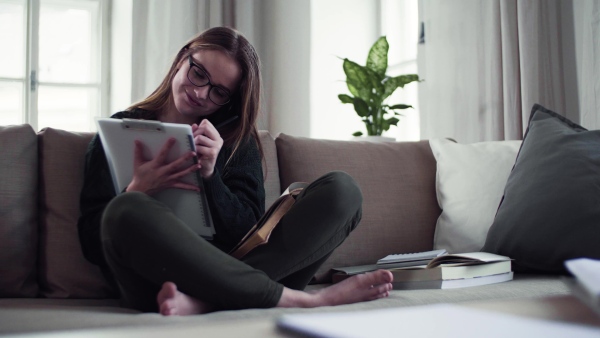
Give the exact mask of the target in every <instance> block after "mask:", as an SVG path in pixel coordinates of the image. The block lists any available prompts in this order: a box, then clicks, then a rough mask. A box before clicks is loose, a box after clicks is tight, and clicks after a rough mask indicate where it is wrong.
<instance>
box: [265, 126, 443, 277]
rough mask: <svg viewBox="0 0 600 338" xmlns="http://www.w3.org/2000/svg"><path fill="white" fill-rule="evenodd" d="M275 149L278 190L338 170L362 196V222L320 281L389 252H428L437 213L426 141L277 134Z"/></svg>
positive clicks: (326, 266)
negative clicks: (351, 179)
mask: <svg viewBox="0 0 600 338" xmlns="http://www.w3.org/2000/svg"><path fill="white" fill-rule="evenodd" d="M275 144H276V145H277V158H278V160H279V172H280V180H281V186H282V187H287V186H288V185H289V184H290V183H293V182H298V181H300V182H311V181H313V180H315V179H317V178H318V177H320V176H321V175H323V174H325V173H327V172H329V171H333V170H342V171H345V172H347V173H348V174H350V175H351V176H352V177H354V179H355V180H356V181H357V183H358V185H359V186H360V188H361V190H362V193H363V216H362V221H361V222H360V224H359V226H358V227H357V228H356V229H355V230H354V231H353V232H352V233H351V234H350V236H349V237H348V239H347V240H346V241H345V242H344V243H342V245H341V246H340V247H338V248H337V249H336V250H335V251H334V252H333V254H332V255H331V256H330V257H329V259H328V260H327V261H326V262H325V263H324V264H323V265H322V266H321V268H320V269H319V272H318V273H317V280H318V281H327V280H328V276H327V272H328V270H329V269H330V268H332V267H341V266H348V265H362V264H373V263H374V262H376V261H377V259H379V258H382V257H384V256H386V255H388V254H391V253H406V252H419V251H426V250H431V249H432V247H433V235H434V231H435V225H436V221H437V218H438V216H439V215H440V213H441V210H440V208H439V207H438V203H437V199H436V195H435V175H436V162H435V158H434V157H433V153H432V151H431V148H430V146H429V142H428V141H420V142H389V143H388V142H386V143H372V142H364V141H363V142H361V141H332V140H317V139H310V138H303V137H293V136H289V135H285V134H280V135H278V136H277V138H276V139H275Z"/></svg>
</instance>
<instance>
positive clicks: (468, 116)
mask: <svg viewBox="0 0 600 338" xmlns="http://www.w3.org/2000/svg"><path fill="white" fill-rule="evenodd" d="M592 2H593V1H592ZM592 2H590V3H586V6H588V7H589V9H590V11H588V12H586V14H585V15H586V16H587V17H588V20H587V21H586V22H587V23H588V24H589V27H588V26H586V27H583V28H582V29H583V30H585V29H587V30H588V31H590V30H591V33H590V32H588V35H589V36H588V37H587V39H588V40H589V43H592V44H593V43H595V44H596V45H595V47H594V45H592V47H590V46H589V45H587V44H584V43H582V42H581V39H580V41H579V42H578V43H576V42H575V35H576V34H577V35H578V38H581V36H582V34H581V33H580V32H579V31H577V30H576V29H575V28H576V27H577V25H581V24H582V22H581V18H574V13H577V14H581V15H583V14H584V13H583V12H584V11H583V10H580V8H579V7H578V6H581V5H582V4H584V3H585V1H582V2H579V1H577V2H573V1H571V0H562V1H560V0H530V1H517V0H490V1H480V0H456V1H441V0H421V2H420V5H421V8H420V11H419V13H420V16H421V18H422V21H423V22H424V26H425V43H424V44H422V45H421V46H420V48H419V73H420V76H421V77H422V78H423V79H425V81H424V82H422V83H421V84H420V88H419V90H420V107H421V138H423V139H427V138H433V137H453V138H455V139H457V140H458V141H459V142H465V143H467V142H477V141H486V140H503V139H520V138H522V135H523V131H524V128H525V127H526V125H527V120H528V118H529V113H530V110H531V107H532V106H533V104H534V103H540V104H542V105H544V106H546V107H547V108H549V109H552V110H554V111H556V112H559V113H562V114H564V115H566V116H567V117H568V118H570V119H573V120H575V121H579V117H580V116H579V112H580V111H583V110H584V109H583V107H580V106H581V103H582V102H581V101H582V100H581V98H580V95H579V90H578V88H580V87H581V86H587V85H589V83H590V82H593V81H597V79H598V76H600V73H598V65H597V62H598V61H597V60H598V57H597V56H598V55H597V54H596V58H595V59H591V58H592V57H593V53H589V52H590V49H593V50H595V51H596V52H597V51H598V47H597V46H598V24H599V20H598V10H597V7H598V6H597V5H598V4H597V2H593V3H592ZM586 8H587V7H586ZM594 11H595V14H594ZM580 35H581V36H580ZM594 48H595V49H594ZM584 49H585V50H584ZM583 52H585V53H587V54H583ZM582 62H583V63H582ZM590 63H591V64H593V65H591V66H590V65H589V64H590ZM594 67H595V69H594ZM590 72H591V73H592V74H593V72H595V75H592V76H590V78H589V79H587V80H582V78H581V76H580V77H579V81H578V74H579V75H581V74H583V73H590ZM586 82H587V83H586ZM596 83H597V82H596ZM597 87H598V86H596V88H595V89H592V92H594V93H595V94H596V95H597V94H600V92H599V88H597ZM586 97H588V98H591V97H593V95H588V96H586ZM596 97H599V96H596ZM589 101H592V100H591V99H589ZM594 104H595V105H596V108H597V104H598V103H597V102H596V103H594V102H592V103H586V107H587V106H589V105H594ZM586 109H587V108H586ZM594 114H600V111H599V110H598V109H596V110H595V113H594ZM588 127H594V126H588Z"/></svg>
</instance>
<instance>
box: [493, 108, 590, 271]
mask: <svg viewBox="0 0 600 338" xmlns="http://www.w3.org/2000/svg"><path fill="white" fill-rule="evenodd" d="M482 251H485V252H492V253H497V254H500V255H504V256H508V257H510V258H513V259H514V262H513V267H514V270H515V271H527V272H542V273H567V272H566V269H565V267H564V261H565V260H568V259H571V258H577V257H590V258H600V130H592V131H588V130H587V129H585V128H583V127H581V126H579V125H577V124H575V123H573V122H571V121H569V120H568V119H566V118H565V117H563V116H560V115H558V114H557V113H555V112H553V111H550V110H548V109H545V108H544V107H542V106H540V105H537V104H536V105H534V106H533V109H532V111H531V116H530V118H529V126H528V127H527V131H526V133H525V137H524V139H523V144H522V145H521V149H520V150H519V153H518V155H517V160H516V162H515V165H514V167H513V169H512V172H511V173H510V176H509V178H508V181H507V183H506V187H505V189H504V197H503V198H502V200H501V202H500V206H499V208H498V211H497V213H496V217H495V219H494V222H493V223H492V226H491V227H490V230H489V232H488V235H487V238H486V242H485V245H484V247H483V249H482Z"/></svg>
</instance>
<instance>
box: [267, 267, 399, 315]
mask: <svg viewBox="0 0 600 338" xmlns="http://www.w3.org/2000/svg"><path fill="white" fill-rule="evenodd" d="M393 279H394V277H393V276H392V273H391V272H389V271H387V270H377V271H372V272H367V273H364V274H360V275H356V276H353V277H350V278H348V279H345V280H343V281H342V282H340V283H337V284H334V285H331V286H329V287H327V288H325V289H321V290H317V291H314V292H304V291H297V290H292V289H288V288H285V289H284V290H283V294H282V295H281V299H279V303H278V304H277V306H278V307H317V306H333V305H342V304H352V303H358V302H365V301H370V300H375V299H379V298H385V297H387V296H389V291H390V290H391V289H392V280H393Z"/></svg>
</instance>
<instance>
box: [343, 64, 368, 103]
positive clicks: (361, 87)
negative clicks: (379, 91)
mask: <svg viewBox="0 0 600 338" xmlns="http://www.w3.org/2000/svg"><path fill="white" fill-rule="evenodd" d="M343 67H344V73H346V85H347V86H348V90H350V93H352V94H353V95H354V96H358V97H360V98H362V99H363V100H367V101H368V100H369V98H370V96H371V92H372V91H373V86H372V80H371V79H370V77H369V74H368V72H367V68H366V67H363V66H361V65H359V64H357V63H356V62H354V61H350V60H348V59H344V65H343Z"/></svg>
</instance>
